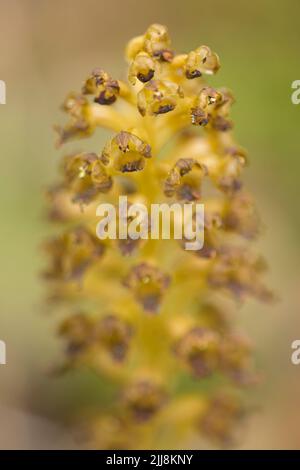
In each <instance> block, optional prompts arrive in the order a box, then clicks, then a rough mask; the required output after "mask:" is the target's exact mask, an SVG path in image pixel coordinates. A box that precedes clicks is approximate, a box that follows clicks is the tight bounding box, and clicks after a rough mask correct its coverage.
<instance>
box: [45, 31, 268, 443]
mask: <svg viewBox="0 0 300 470" xmlns="http://www.w3.org/2000/svg"><path fill="white" fill-rule="evenodd" d="M126 59H127V61H128V65H129V68H128V80H126V81H122V80H117V79H115V78H112V77H111V76H110V75H109V74H108V73H106V72H104V71H103V70H102V69H99V68H96V69H95V70H93V71H92V73H91V74H90V75H89V76H88V78H87V79H86V81H85V82H84V83H83V86H82V89H81V92H79V93H71V94H69V95H68V97H67V98H66V100H65V102H64V104H63V107H62V109H63V111H64V112H65V113H66V114H67V115H68V122H67V124H66V125H65V126H62V127H59V126H57V127H56V130H57V132H58V136H59V139H58V145H62V144H65V143H66V142H69V141H72V140H74V139H79V138H80V139H82V138H86V137H89V136H90V135H92V134H94V133H95V131H96V129H97V128H98V127H102V128H106V129H109V130H110V131H111V137H110V138H109V139H108V141H107V142H106V143H105V145H104V146H103V147H102V148H101V149H99V148H95V149H94V153H88V152H82V151H79V152H78V151H74V152H72V153H69V154H68V155H67V156H66V157H65V158H64V159H63V163H62V166H61V179H60V182H59V184H58V185H56V186H55V187H53V188H51V189H50V190H49V192H48V199H49V216H50V218H51V220H52V221H55V222H57V223H58V224H59V227H60V233H59V235H58V236H56V237H55V238H53V239H50V240H49V241H48V242H46V243H45V249H46V251H47V254H48V255H49V259H50V263H49V267H48V269H47V271H46V273H45V275H46V278H47V280H48V283H49V290H50V296H49V298H50V299H51V301H52V302H55V306H56V309H58V308H59V306H62V307H63V309H64V311H65V309H66V308H67V309H68V312H69V315H68V316H67V318H66V319H64V321H63V322H62V323H61V325H60V327H59V335H60V337H61V339H62V341H63V342H64V344H65V351H66V364H65V365H66V369H70V368H74V367H79V366H84V367H89V368H91V369H92V370H93V371H95V372H96V373H97V374H99V376H101V379H102V380H103V378H105V380H107V381H111V382H112V383H113V384H114V385H115V389H116V391H117V392H116V393H115V394H114V395H113V397H112V399H111V403H109V405H108V404H107V403H103V404H102V402H101V388H100V386H99V409H100V411H99V410H98V414H96V415H95V416H94V418H93V420H92V422H91V423H90V427H89V430H90V440H91V445H92V446H93V447H98V448H127V449H128V448H162V447H164V446H165V447H166V448H174V447H175V448H176V447H178V446H181V447H184V446H185V445H186V446H189V445H191V444H189V443H190V442H193V445H195V443H198V442H199V445H202V444H200V441H201V439H207V438H209V439H210V440H211V441H212V442H215V443H216V444H217V445H226V444H228V443H231V439H232V435H233V434H232V433H233V431H234V428H235V425H236V424H237V423H238V422H239V421H240V419H241V418H242V417H243V416H244V414H245V412H244V408H243V400H242V395H243V388H244V387H245V386H246V385H249V384H251V383H255V382H256V380H257V374H256V373H255V370H254V367H253V361H252V356H251V345H250V344H249V341H248V340H247V339H246V338H245V337H244V336H243V335H242V334H241V333H240V332H239V331H238V329H237V327H236V326H235V325H236V323H237V322H236V321H234V320H233V317H234V315H235V310H237V307H238V306H239V305H240V304H241V302H242V301H244V299H245V298H247V297H248V296H254V297H256V298H258V299H263V300H267V299H269V298H270V296H271V294H270V292H269V291H268V289H267V288H266V287H265V286H264V284H263V283H262V281H261V274H262V273H263V271H264V270H265V262H264V261H263V260H262V259H261V257H259V256H257V255H256V254H255V253H253V251H252V246H251V243H252V242H251V241H252V240H253V239H255V238H256V236H257V235H258V233H259V227H260V223H259V219H258V216H257V213H256V210H255V208H254V205H253V202H252V199H251V197H250V196H249V194H248V193H247V191H246V190H245V188H244V186H243V181H242V172H243V170H244V167H245V166H246V164H247V155H246V152H245V151H244V149H242V148H241V147H240V146H239V145H237V144H236V142H235V141H234V138H233V135H232V127H233V123H232V121H231V119H230V109H231V106H232V104H233V102H234V98H233V96H232V93H231V92H230V91H229V90H227V89H225V88H220V89H219V88H212V87H210V86H208V85H207V83H206V81H205V78H206V76H210V75H212V74H215V73H216V72H217V71H218V70H219V67H220V62H219V58H218V56H217V54H216V53H215V52H213V51H212V50H211V49H210V48H209V47H208V46H205V45H202V46H200V47H197V48H196V49H195V50H193V51H191V52H189V53H187V54H176V53H175V52H174V51H173V49H172V46H171V41H170V37H169V34H168V31H167V28H166V27H165V26H162V25H159V24H153V25H152V26H150V27H149V28H148V30H147V31H146V32H145V34H143V35H141V36H138V37H136V38H134V39H132V40H131V41H130V42H129V43H128V45H127V48H126ZM120 195H126V196H127V197H128V200H129V203H135V202H142V203H143V204H145V205H146V206H147V207H149V206H150V204H152V203H163V202H166V203H169V202H172V201H174V202H177V203H179V204H183V203H193V202H194V201H200V202H202V203H204V206H205V223H204V233H205V242H204V247H203V249H202V250H199V251H195V252H188V251H185V250H184V244H183V243H182V240H181V241H178V240H177V241H176V240H173V241H166V240H151V239H147V240H126V239H122V240H102V241H101V240H99V239H98V238H97V237H96V235H95V228H96V207H97V205H98V204H99V203H100V202H110V203H111V204H117V201H118V198H119V196H120ZM99 383H100V382H99ZM101 409H102V411H101ZM197 439H198V440H197ZM191 440H192V441H191ZM196 445H198V444H196Z"/></svg>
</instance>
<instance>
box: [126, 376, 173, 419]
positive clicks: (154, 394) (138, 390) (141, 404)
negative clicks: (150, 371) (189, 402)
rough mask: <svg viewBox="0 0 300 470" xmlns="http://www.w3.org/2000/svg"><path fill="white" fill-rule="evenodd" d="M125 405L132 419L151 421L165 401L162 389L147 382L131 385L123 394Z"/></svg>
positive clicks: (142, 381)
mask: <svg viewBox="0 0 300 470" xmlns="http://www.w3.org/2000/svg"><path fill="white" fill-rule="evenodd" d="M124 399H125V404H126V407H127V408H128V410H129V411H130V413H131V414H132V415H133V417H134V419H135V420H136V421H138V422H140V423H141V422H145V421H148V420H149V419H151V418H152V417H153V416H154V415H155V414H156V413H157V412H158V411H159V410H160V408H161V407H162V406H163V404H164V403H165V401H166V393H165V391H164V390H163V388H162V387H161V386H160V385H158V384H156V383H154V382H152V381H148V380H141V381H138V382H136V383H133V384H131V385H130V386H129V387H128V389H127V390H126V392H125V394H124Z"/></svg>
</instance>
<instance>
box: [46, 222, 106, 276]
mask: <svg viewBox="0 0 300 470" xmlns="http://www.w3.org/2000/svg"><path fill="white" fill-rule="evenodd" d="M45 249H46V251H47V252H48V253H49V255H50V261H51V267H50V269H49V270H48V271H47V272H46V273H45V274H46V276H47V278H48V279H54V280H59V279H61V280H65V281H70V280H76V279H77V280H78V279H80V278H81V277H82V276H83V274H84V272H85V271H86V269H87V268H88V267H89V266H90V265H91V264H92V263H93V262H95V261H97V260H98V259H99V258H101V256H102V255H103V253H104V246H103V244H102V243H101V242H100V241H99V239H98V238H97V237H96V236H94V235H92V234H91V233H90V232H89V231H88V230H87V229H86V228H84V227H77V228H75V229H72V230H69V231H67V232H65V233H63V234H62V235H61V236H59V237H57V238H54V239H52V240H50V241H49V242H48V243H46V244H45Z"/></svg>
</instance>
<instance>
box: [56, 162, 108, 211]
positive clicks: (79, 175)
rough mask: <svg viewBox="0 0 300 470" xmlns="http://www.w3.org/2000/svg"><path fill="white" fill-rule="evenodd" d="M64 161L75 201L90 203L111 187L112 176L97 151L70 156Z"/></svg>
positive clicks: (65, 172)
mask: <svg viewBox="0 0 300 470" xmlns="http://www.w3.org/2000/svg"><path fill="white" fill-rule="evenodd" d="M64 163H65V164H64V174H65V180H66V184H67V186H68V188H69V189H71V190H72V191H73V192H74V198H73V200H74V201H75V202H81V203H88V202H90V201H91V200H92V199H93V198H94V197H95V196H96V195H97V194H98V193H106V192H107V191H109V190H110V189H111V187H112V178H111V177H110V176H109V175H108V174H107V171H106V168H105V167H104V165H103V163H102V162H101V160H100V158H99V157H98V156H97V155H96V154H95V153H81V154H77V155H72V156H68V157H66V158H65V162H64Z"/></svg>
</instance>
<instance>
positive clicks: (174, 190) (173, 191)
mask: <svg viewBox="0 0 300 470" xmlns="http://www.w3.org/2000/svg"><path fill="white" fill-rule="evenodd" d="M206 172H207V170H206V168H205V167H204V166H203V165H201V164H200V163H198V162H197V161H196V160H194V159H192V158H180V159H179V160H178V161H177V162H176V164H175V165H174V167H173V168H172V170H171V171H170V172H169V174H168V176H167V179H166V181H165V185H164V193H165V195H166V196H168V197H172V196H174V195H176V197H177V199H178V200H182V201H195V200H198V199H200V196H201V194H200V186H201V182H202V179H203V177H204V175H205V174H206Z"/></svg>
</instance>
